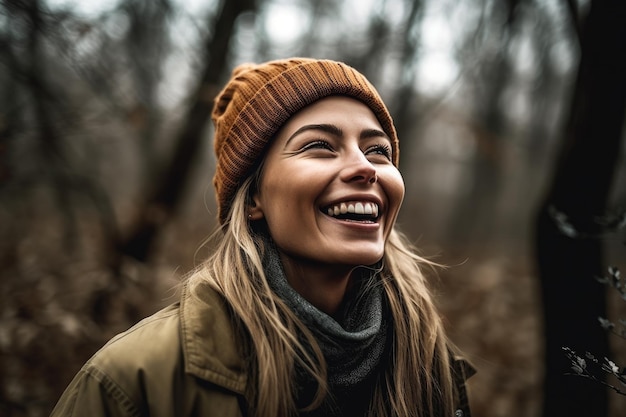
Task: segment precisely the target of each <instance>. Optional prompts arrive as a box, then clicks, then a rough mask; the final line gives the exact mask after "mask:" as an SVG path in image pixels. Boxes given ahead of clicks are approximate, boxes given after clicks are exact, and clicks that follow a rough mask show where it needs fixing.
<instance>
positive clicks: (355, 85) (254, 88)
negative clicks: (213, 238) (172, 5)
mask: <svg viewBox="0 0 626 417" xmlns="http://www.w3.org/2000/svg"><path fill="white" fill-rule="evenodd" d="M332 95H343V96H349V97H352V98H355V99H357V100H360V101H362V102H363V103H365V104H366V105H367V106H368V107H369V108H370V109H371V110H372V111H373V112H374V114H375V115H376V117H377V118H378V121H379V122H380V124H381V127H382V128H383V130H384V131H385V133H386V134H387V135H388V136H389V138H390V139H391V144H392V148H393V149H392V150H393V162H394V164H395V165H396V166H397V165H398V139H397V136H396V130H395V127H394V125H393V121H392V119H391V116H390V115H389V111H388V110H387V108H386V107H385V104H384V103H383V101H382V99H381V98H380V96H379V94H378V92H377V91H376V89H375V88H374V86H372V84H370V82H369V81H368V80H367V79H366V78H365V77H364V76H363V75H362V74H360V73H359V72H358V71H356V70H355V69H354V68H352V67H350V66H348V65H346V64H344V63H341V62H337V61H331V60H318V59H309V58H292V59H284V60H276V61H270V62H266V63H263V64H259V65H255V64H242V65H240V66H238V67H237V68H235V69H234V70H233V73H232V76H231V79H230V80H229V81H228V83H227V84H226V86H225V87H224V89H223V90H222V91H221V92H220V93H219V94H218V96H217V97H216V99H215V105H214V107H213V114H212V119H213V124H214V126H215V135H214V147H215V155H216V158H217V167H216V172H215V176H214V178H213V185H214V186H215V190H216V196H217V205H218V218H219V221H220V224H224V223H225V222H226V219H227V218H228V212H229V210H230V206H231V204H232V200H233V198H234V196H235V193H236V191H237V188H239V186H240V185H241V183H242V182H243V181H244V180H245V179H246V178H247V177H248V176H249V175H250V174H252V172H254V170H255V169H256V167H257V166H258V164H259V163H260V162H261V158H262V157H263V155H264V153H265V150H266V148H267V146H268V144H269V143H270V141H271V140H272V139H273V137H274V135H275V134H276V132H277V131H278V130H279V129H280V128H281V127H282V126H283V125H284V124H285V122H287V120H288V119H289V118H290V117H291V116H292V115H293V114H295V113H296V112H298V111H299V110H301V109H302V108H304V107H305V106H307V105H309V104H311V103H313V102H315V101H317V100H319V99H321V98H324V97H328V96H332Z"/></svg>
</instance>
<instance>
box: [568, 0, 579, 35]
mask: <svg viewBox="0 0 626 417" xmlns="http://www.w3.org/2000/svg"><path fill="white" fill-rule="evenodd" d="M566 2H567V10H569V15H570V20H571V21H572V27H573V28H574V33H575V34H576V40H577V42H578V45H580V39H581V36H582V34H581V32H582V28H581V27H582V19H581V16H580V13H579V11H578V2H577V1H576V0H566Z"/></svg>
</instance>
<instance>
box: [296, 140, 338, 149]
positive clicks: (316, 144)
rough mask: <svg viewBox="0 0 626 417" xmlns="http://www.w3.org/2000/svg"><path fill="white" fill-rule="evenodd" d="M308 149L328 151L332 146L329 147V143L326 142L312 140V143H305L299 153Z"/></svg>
mask: <svg viewBox="0 0 626 417" xmlns="http://www.w3.org/2000/svg"><path fill="white" fill-rule="evenodd" d="M309 149H328V150H329V151H332V150H333V148H332V146H330V143H328V142H326V141H325V140H321V139H319V140H314V141H313V142H309V143H307V144H306V145H304V146H303V147H302V148H301V149H300V150H301V151H307V150H309Z"/></svg>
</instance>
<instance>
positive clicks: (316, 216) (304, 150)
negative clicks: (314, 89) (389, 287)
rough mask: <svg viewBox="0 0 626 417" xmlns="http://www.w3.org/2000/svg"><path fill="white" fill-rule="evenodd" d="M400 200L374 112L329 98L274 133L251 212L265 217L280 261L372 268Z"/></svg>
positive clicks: (399, 178) (397, 178) (387, 143)
mask: <svg viewBox="0 0 626 417" xmlns="http://www.w3.org/2000/svg"><path fill="white" fill-rule="evenodd" d="M403 198H404V182H403V180H402V176H401V175H400V172H399V171H398V169H397V168H396V167H395V166H394V165H393V163H392V162H391V142H390V140H389V138H388V137H387V135H386V134H385V133H384V132H383V130H382V128H381V126H380V123H379V122H378V120H377V119H376V116H374V113H373V112H372V111H371V110H370V109H369V107H367V106H366V105H364V104H363V103H361V102H360V101H357V100H355V99H352V98H348V97H340V96H332V97H328V98H324V99H321V100H319V101H317V102H315V103H313V104H311V105H309V106H308V107H305V108H304V109H303V110H301V111H300V112H298V113H296V114H295V115H294V116H293V117H291V118H290V119H289V121H288V122H287V123H286V124H285V126H283V128H282V129H281V130H280V131H279V132H278V134H277V136H276V138H275V140H274V141H273V143H272V144H271V146H270V148H269V149H268V153H267V156H266V159H265V161H264V168H263V171H262V174H261V182H260V186H259V190H258V192H257V194H255V195H254V197H253V199H254V203H255V206H254V207H252V209H251V215H252V219H254V220H259V219H261V218H264V219H265V221H266V222H267V225H268V228H269V232H270V235H271V236H272V239H273V240H274V242H275V243H276V245H277V247H278V249H279V251H280V252H281V257H282V258H283V262H284V261H285V258H287V260H288V262H291V263H295V264H296V265H297V264H301V265H307V266H308V267H310V266H311V265H317V264H320V266H321V265H322V264H323V265H324V266H335V265H336V266H340V265H341V266H348V267H351V266H358V265H372V264H374V263H376V262H377V261H379V260H380V259H381V258H382V256H383V253H384V247H385V241H386V239H387V237H388V236H389V233H390V231H391V228H392V226H393V224H394V222H395V220H396V216H397V214H398V210H399V209H400V205H401V203H402V199H403ZM292 266H293V265H292Z"/></svg>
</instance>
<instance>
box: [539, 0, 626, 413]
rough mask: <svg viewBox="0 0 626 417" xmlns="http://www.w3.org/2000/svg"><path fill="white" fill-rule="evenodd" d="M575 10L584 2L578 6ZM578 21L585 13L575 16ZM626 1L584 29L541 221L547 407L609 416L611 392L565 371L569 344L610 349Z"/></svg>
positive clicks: (608, 2)
mask: <svg viewBox="0 0 626 417" xmlns="http://www.w3.org/2000/svg"><path fill="white" fill-rule="evenodd" d="M573 10H575V9H573ZM572 19H573V21H574V24H575V25H578V18H577V15H576V14H573V15H572ZM624 21H626V3H624V2H622V1H614V0H593V1H592V2H591V8H590V11H589V14H588V16H587V17H586V19H585V21H584V24H583V25H582V28H581V31H580V51H581V57H580V64H579V68H578V76H577V80H576V85H575V90H574V95H573V100H572V103H571V107H570V111H569V119H568V122H567V124H566V126H565V130H564V132H563V145H562V148H561V151H560V154H559V159H558V161H557V164H556V168H555V171H554V175H553V178H552V184H551V186H550V188H549V190H548V193H547V195H546V197H545V199H544V200H543V202H542V203H541V206H540V208H539V212H538V217H537V223H536V241H535V242H536V250H537V265H538V268H539V275H540V280H541V286H542V291H543V307H544V319H545V340H546V345H545V355H546V357H545V360H546V376H545V380H544V393H545V400H544V409H543V415H544V416H546V417H547V416H554V415H571V416H591V415H593V416H598V417H600V416H605V415H607V412H608V406H607V404H608V403H607V391H606V389H605V388H604V387H603V386H601V385H599V384H597V385H596V384H593V383H589V382H588V381H585V380H582V379H579V378H573V377H571V376H565V373H566V372H567V370H568V367H569V361H568V360H567V359H566V358H565V355H564V353H563V350H562V348H563V347H564V346H569V347H571V348H573V349H574V350H579V351H585V350H588V351H591V352H594V354H596V355H597V356H598V357H603V356H607V355H608V350H609V348H608V341H607V335H606V332H604V330H603V329H602V328H601V327H600V326H599V325H598V322H597V317H598V316H604V315H605V314H606V313H605V310H606V299H605V296H606V295H605V289H604V288H603V287H602V286H601V285H598V283H597V282H595V280H594V277H596V276H598V277H599V276H602V275H603V271H604V266H603V249H602V242H601V241H600V240H599V239H598V238H597V237H598V236H599V235H600V234H601V232H602V226H601V224H600V223H599V222H598V221H597V219H598V218H600V217H602V216H603V215H605V214H606V211H607V200H608V196H609V193H610V190H611V184H612V181H613V177H614V172H615V169H616V161H617V156H618V155H619V149H620V146H621V142H622V129H623V125H624V111H625V108H626V77H625V74H626V26H625V25H624Z"/></svg>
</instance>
